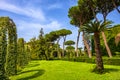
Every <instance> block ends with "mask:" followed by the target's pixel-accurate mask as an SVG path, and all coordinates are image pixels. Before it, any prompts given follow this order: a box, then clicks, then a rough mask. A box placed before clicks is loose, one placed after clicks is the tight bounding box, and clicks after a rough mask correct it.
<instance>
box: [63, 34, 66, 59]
mask: <svg viewBox="0 0 120 80" xmlns="http://www.w3.org/2000/svg"><path fill="white" fill-rule="evenodd" d="M65 41H66V36H64V37H63V52H62V53H63V54H62V57H64V56H65V50H64V49H65Z"/></svg>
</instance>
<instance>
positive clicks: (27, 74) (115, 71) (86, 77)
mask: <svg viewBox="0 0 120 80" xmlns="http://www.w3.org/2000/svg"><path fill="white" fill-rule="evenodd" d="M94 66H95V64H89V63H82V62H69V61H61V60H55V61H38V60H37V61H31V62H30V63H29V64H28V65H27V66H26V67H25V68H24V69H23V70H22V71H21V72H19V73H18V75H16V76H11V77H10V79H11V80H120V66H112V65H105V71H106V73H104V74H102V75H101V74H96V73H94V72H91V71H92V69H93V68H94Z"/></svg>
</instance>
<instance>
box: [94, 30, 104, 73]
mask: <svg viewBox="0 0 120 80" xmlns="http://www.w3.org/2000/svg"><path fill="white" fill-rule="evenodd" d="M94 44H95V52H96V68H97V70H98V71H102V70H104V66H103V60H102V53H101V50H100V33H99V32H96V33H94Z"/></svg>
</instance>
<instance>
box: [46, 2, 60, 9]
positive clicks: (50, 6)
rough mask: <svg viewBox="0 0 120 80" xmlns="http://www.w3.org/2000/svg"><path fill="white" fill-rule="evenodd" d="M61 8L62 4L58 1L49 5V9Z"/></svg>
mask: <svg viewBox="0 0 120 80" xmlns="http://www.w3.org/2000/svg"><path fill="white" fill-rule="evenodd" d="M60 8H62V5H61V4H58V3H56V4H51V5H49V6H48V9H60Z"/></svg>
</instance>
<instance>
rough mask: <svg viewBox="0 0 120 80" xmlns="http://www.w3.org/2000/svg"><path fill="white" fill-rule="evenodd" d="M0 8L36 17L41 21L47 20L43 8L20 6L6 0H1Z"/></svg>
mask: <svg viewBox="0 0 120 80" xmlns="http://www.w3.org/2000/svg"><path fill="white" fill-rule="evenodd" d="M0 9H1V10H5V11H9V12H13V13H16V14H19V15H25V16H28V17H32V18H35V19H39V20H41V21H44V20H45V16H44V13H43V12H42V10H41V9H39V10H37V9H33V8H31V7H18V6H15V5H13V4H10V3H7V2H5V1H4V0H2V1H0Z"/></svg>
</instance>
